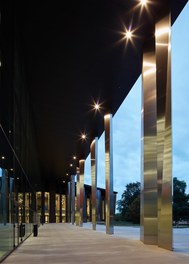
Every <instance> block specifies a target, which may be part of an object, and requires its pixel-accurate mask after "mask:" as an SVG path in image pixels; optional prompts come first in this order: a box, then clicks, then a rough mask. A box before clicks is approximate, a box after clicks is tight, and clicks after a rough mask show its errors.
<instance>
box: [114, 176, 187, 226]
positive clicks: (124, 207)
mask: <svg viewBox="0 0 189 264" xmlns="http://www.w3.org/2000/svg"><path fill="white" fill-rule="evenodd" d="M186 187H187V185H186V182H185V181H180V180H178V179H177V178H176V177H174V178H173V220H174V221H175V222H177V221H179V220H189V194H186ZM125 188H126V189H125V190H124V192H123V194H122V196H121V200H119V201H117V209H118V211H119V212H120V216H121V219H122V220H125V221H132V222H133V223H139V222H140V189H141V187H140V182H133V183H129V184H127V185H126V186H125Z"/></svg>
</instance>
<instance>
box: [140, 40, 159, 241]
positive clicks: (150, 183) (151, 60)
mask: <svg viewBox="0 0 189 264" xmlns="http://www.w3.org/2000/svg"><path fill="white" fill-rule="evenodd" d="M156 101H157V99H156V58H155V40H154V38H153V39H151V40H150V41H148V42H147V43H145V46H144V51H143V63H142V106H143V108H142V172H141V175H142V179H141V218H140V219H141V229H140V239H141V240H142V241H143V242H144V243H145V244H151V245H157V241H158V229H157V126H156V119H157V113H156Z"/></svg>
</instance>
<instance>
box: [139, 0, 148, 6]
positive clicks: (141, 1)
mask: <svg viewBox="0 0 189 264" xmlns="http://www.w3.org/2000/svg"><path fill="white" fill-rule="evenodd" d="M147 3H148V0H140V4H141V5H142V6H146V5H147Z"/></svg>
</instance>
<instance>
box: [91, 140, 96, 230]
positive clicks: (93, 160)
mask: <svg viewBox="0 0 189 264" xmlns="http://www.w3.org/2000/svg"><path fill="white" fill-rule="evenodd" d="M90 151H91V180H92V228H93V230H96V220H97V158H98V138H97V137H96V138H95V139H94V140H93V142H92V143H91V146H90Z"/></svg>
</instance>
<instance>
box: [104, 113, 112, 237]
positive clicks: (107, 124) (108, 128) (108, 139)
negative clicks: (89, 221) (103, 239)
mask: <svg viewBox="0 0 189 264" xmlns="http://www.w3.org/2000/svg"><path fill="white" fill-rule="evenodd" d="M104 128H105V176H106V234H113V233H114V226H113V220H114V194H113V139H112V115H111V114H107V115H105V116H104Z"/></svg>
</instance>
